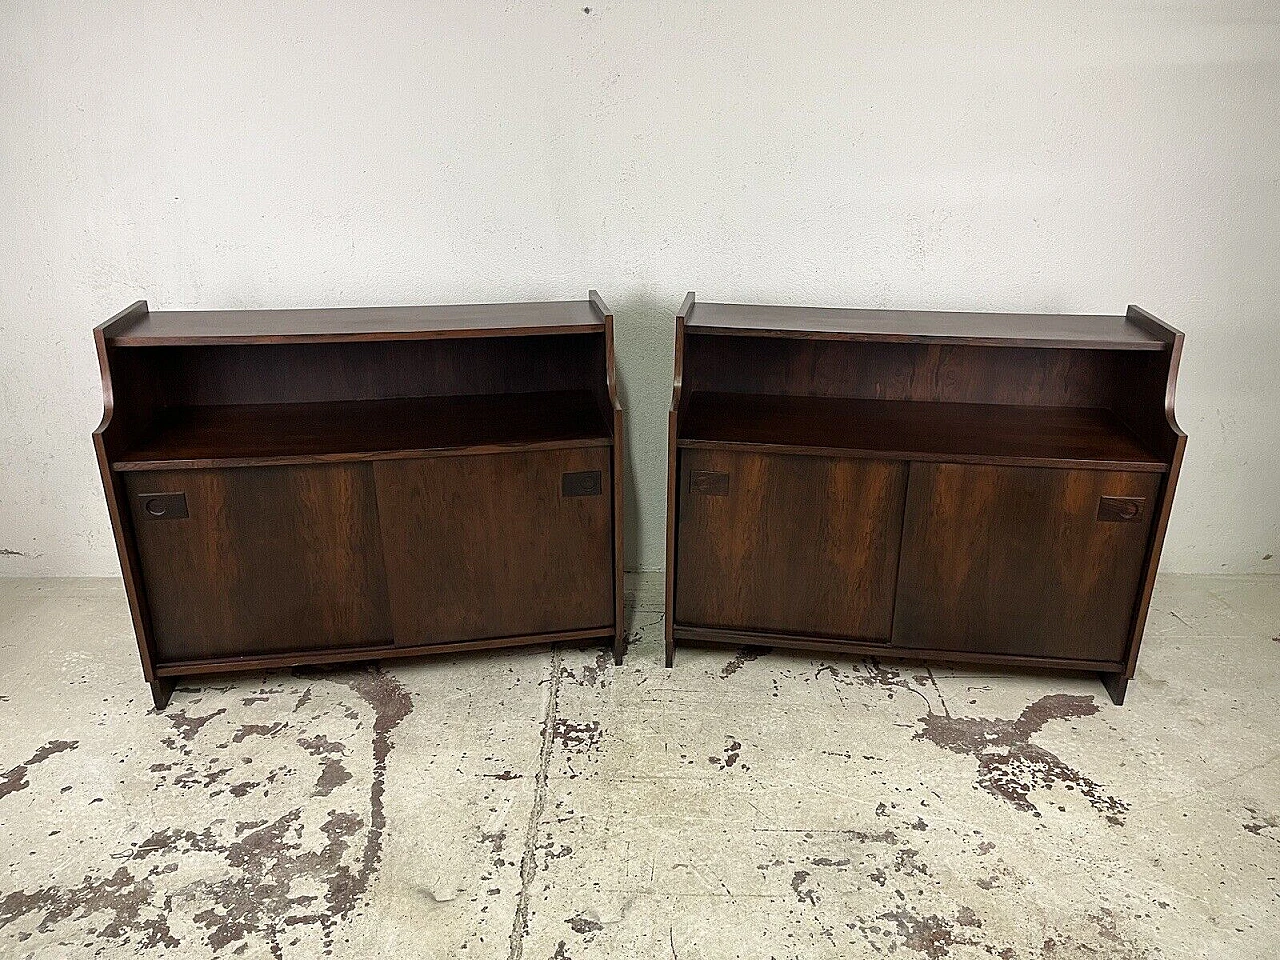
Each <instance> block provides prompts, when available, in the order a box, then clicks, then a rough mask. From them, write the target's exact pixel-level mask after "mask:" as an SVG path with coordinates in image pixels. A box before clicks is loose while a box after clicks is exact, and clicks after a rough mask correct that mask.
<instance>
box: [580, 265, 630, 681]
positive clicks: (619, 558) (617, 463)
mask: <svg viewBox="0 0 1280 960" xmlns="http://www.w3.org/2000/svg"><path fill="white" fill-rule="evenodd" d="M587 299H588V300H589V301H590V303H591V308H592V309H593V310H594V311H595V312H596V314H597V315H598V316H599V317H600V319H601V321H602V322H603V323H604V325H605V327H604V368H605V373H606V377H605V392H604V394H603V395H602V396H601V397H600V407H601V409H602V411H603V412H604V414H605V416H606V417H607V418H608V419H610V420H611V421H612V424H613V463H612V466H613V476H614V482H613V516H614V518H615V519H614V523H613V624H614V633H613V662H614V664H615V665H616V666H621V665H622V656H623V654H624V653H626V645H627V636H626V626H625V622H624V620H623V610H622V601H623V580H622V575H623V569H624V557H623V553H622V527H623V523H624V521H625V513H624V506H625V505H624V503H623V499H622V496H623V494H622V491H623V465H622V464H623V459H624V457H623V453H624V451H625V450H626V446H625V441H624V438H623V432H622V426H623V424H622V401H621V399H620V398H619V396H618V380H617V374H616V369H617V364H616V355H615V352H614V345H613V314H612V313H610V311H609V308H608V307H607V306H606V305H605V302H604V300H603V299H601V297H600V294H599V293H598V292H596V291H595V290H591V291H588V293H587Z"/></svg>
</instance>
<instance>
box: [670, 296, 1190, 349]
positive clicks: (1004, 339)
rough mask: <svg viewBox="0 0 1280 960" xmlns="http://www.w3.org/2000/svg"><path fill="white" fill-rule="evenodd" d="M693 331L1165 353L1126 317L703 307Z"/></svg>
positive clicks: (693, 316) (695, 314) (1160, 342)
mask: <svg viewBox="0 0 1280 960" xmlns="http://www.w3.org/2000/svg"><path fill="white" fill-rule="evenodd" d="M686 327H687V329H688V330H689V332H690V333H704V334H725V335H732V336H747V337H798V338H808V339H830V340H873V341H886V342H891V341H898V342H919V343H961V344H991V345H999V346H1033V347H1079V348H1082V349H1090V348H1092V349H1098V350H1163V349H1166V348H1167V347H1168V346H1169V339H1166V338H1162V337H1161V336H1159V335H1157V334H1156V333H1154V332H1152V331H1151V330H1149V329H1146V328H1145V327H1143V326H1141V325H1139V324H1138V323H1135V322H1134V321H1133V320H1132V319H1130V318H1129V317H1125V316H1088V315H1077V314H1039V313H951V312H944V311H927V310H845V309H837V308H831V307H793V306H770V305H762V304H740V303H704V302H703V301H701V300H699V301H697V302H696V303H694V306H693V309H692V310H691V311H690V312H689V315H688V317H687V318H686Z"/></svg>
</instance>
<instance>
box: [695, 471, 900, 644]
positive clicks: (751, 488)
mask: <svg viewBox="0 0 1280 960" xmlns="http://www.w3.org/2000/svg"><path fill="white" fill-rule="evenodd" d="M680 457H681V464H680V493H679V522H678V534H677V546H676V571H677V572H676V595H675V610H676V614H675V618H676V622H677V623H680V624H683V625H686V626H700V627H718V628H723V629H733V630H755V631H764V632H775V633H787V634H796V635H802V636H812V637H828V638H847V639H859V640H864V641H866V640H871V641H887V640H888V639H889V633H890V626H891V621H892V617H893V592H894V581H895V579H896V575H897V568H898V543H899V538H900V534H901V530H902V509H903V495H904V490H905V486H906V465H905V464H902V463H890V462H885V461H879V460H860V459H851V458H849V459H835V458H828V457H810V456H782V455H774V454H756V453H738V452H729V451H720V450H683V451H681V453H680Z"/></svg>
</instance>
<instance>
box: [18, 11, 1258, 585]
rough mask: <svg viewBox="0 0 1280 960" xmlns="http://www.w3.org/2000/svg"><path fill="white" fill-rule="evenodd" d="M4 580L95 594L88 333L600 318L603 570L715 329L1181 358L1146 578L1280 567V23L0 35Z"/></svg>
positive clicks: (176, 26) (527, 20)
mask: <svg viewBox="0 0 1280 960" xmlns="http://www.w3.org/2000/svg"><path fill="white" fill-rule="evenodd" d="M0 221H2V222H3V224H4V228H3V230H0V263H2V264H3V268H2V269H0V411H2V413H3V415H2V416H0V574H111V573H114V572H115V571H116V570H117V566H116V560H115V555H114V548H113V546H112V542H111V539H110V534H109V528H108V523H107V513H106V509H105V507H104V505H103V500H102V494H101V489H100V485H99V480H98V476H97V473H96V466H95V463H94V458H93V455H92V449H91V445H90V442H89V434H90V431H91V430H92V429H93V427H94V426H95V425H96V423H97V421H98V418H99V416H100V413H101V395H100V392H99V383H98V371H97V365H96V359H95V356H94V352H93V345H92V339H91V336H90V329H91V328H92V326H93V325H94V324H95V323H97V322H99V321H100V320H102V319H104V318H106V317H107V316H109V315H110V314H112V313H114V312H115V311H116V310H118V309H120V308H121V307H123V306H125V305H126V304H128V303H129V302H131V301H132V300H134V299H137V298H139V297H145V298H147V299H148V300H150V302H151V304H152V306H153V307H155V308H157V309H160V308H167V309H182V308H195V307H258V306H282V307H287V306H324V305H359V304H394V303H421V302H473V301H493V300H520V299H559V298H576V297H581V296H584V295H585V292H586V290H587V288H588V287H589V286H595V287H598V288H599V289H600V290H601V292H602V293H603V294H604V296H605V298H606V299H607V300H608V301H609V302H610V303H611V304H612V305H613V306H614V308H615V310H616V313H617V324H618V337H619V341H618V354H619V359H620V363H621V377H622V385H623V394H624V399H625V402H626V406H627V411H628V416H629V418H630V428H629V429H630V432H629V440H630V449H629V451H628V464H629V466H630V468H631V480H632V482H631V484H630V485H629V493H630V494H631V499H630V504H629V510H630V517H629V524H628V544H629V548H628V552H629V554H630V556H629V565H630V566H632V567H638V568H643V569H656V568H659V567H660V566H661V565H662V560H663V510H664V494H665V487H664V484H665V480H664V460H665V455H666V453H665V412H666V407H667V404H668V402H669V398H670V389H671V337H672V320H671V318H672V315H673V313H674V311H675V309H676V307H677V306H678V305H679V303H680V301H681V299H682V298H683V296H684V294H685V292H686V290H688V289H691V288H692V289H696V290H697V291H698V292H699V295H700V296H701V297H702V298H703V299H711V300H730V301H734V300H736V301H759V302H781V303H813V304H825V305H850V306H881V307H919V308H937V309H997V310H1028V311H1066V312H1113V313H1114V312H1120V311H1122V310H1123V309H1124V306H1125V305H1126V304H1128V303H1130V302H1135V303H1139V304H1142V305H1143V306H1145V307H1147V308H1148V309H1150V310H1152V311H1154V312H1155V313H1156V314H1158V315H1160V316H1162V317H1164V318H1165V319H1167V320H1168V321H1170V322H1171V323H1173V324H1174V325H1175V326H1179V327H1181V328H1183V329H1184V330H1185V331H1186V334H1187V347H1186V353H1185V356H1184V361H1183V372H1182V378H1181V385H1180V389H1179V405H1178V406H1179V414H1180V419H1181V422H1182V425H1183V426H1184V428H1185V429H1186V430H1187V431H1188V432H1189V433H1190V434H1191V442H1190V446H1189V448H1188V454H1187V459H1186V465H1185V469H1184V473H1183V480H1182V485H1181V488H1180V491H1179V495H1178V503H1177V506H1176V509H1175V513H1174V518H1173V523H1172V527H1171V530H1170V534H1169V542H1168V546H1167V550H1166V555H1165V569H1169V570H1182V571H1220V572H1229V571H1266V570H1274V569H1277V568H1278V567H1280V562H1278V561H1275V560H1271V559H1270V556H1271V555H1272V554H1280V497H1278V496H1277V492H1276V480H1275V475H1276V469H1275V468H1276V464H1277V463H1280V427H1278V426H1277V424H1278V423H1280V390H1277V388H1276V381H1277V377H1278V376H1280V373H1277V371H1280V343H1278V342H1277V332H1280V325H1278V324H1277V312H1278V307H1277V303H1278V302H1280V5H1277V4H1275V3H1271V2H1263V0H1259V2H1252V3H1251V2H1242V0H1217V2H1208V0H1206V2H1168V0H1161V2H1156V0H1147V2H1139V0H1096V2H1084V0H1058V2H1027V0H1005V2H997V0H969V2H963V0H962V2H955V3H947V4H939V3H928V2H906V0H879V2H876V3H874V4H871V3H851V2H848V0H823V2H811V3H797V4H787V3H778V2H776V0H768V2H766V0H733V2H727V0H725V2H714V0H704V2H684V3H679V2H619V0H573V2H547V0H542V2H508V3H503V4H497V3H484V2H475V0H470V2H466V3H463V2H457V0H434V2H426V3H423V2H412V3H410V2H405V3H384V2H376V0H365V2H361V3H320V2H314V3H307V2H300V0H282V2H271V3H268V2H265V0H263V2H257V3H249V2H227V0H219V2H214V3H202V4H195V3H175V4H162V3H154V2H151V3H144V2H137V0H133V2H126V0H112V2H105V0H101V2H88V0H85V2H77V3H55V2H28V0H7V2H5V3H4V4H2V5H0Z"/></svg>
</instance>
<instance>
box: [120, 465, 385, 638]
mask: <svg viewBox="0 0 1280 960" xmlns="http://www.w3.org/2000/svg"><path fill="white" fill-rule="evenodd" d="M125 489H126V491H127V492H128V495H129V499H130V506H131V507H132V509H133V518H134V519H133V534H134V537H135V538H136V540H137V544H138V553H139V556H140V559H141V566H142V576H143V580H144V581H145V582H146V584H147V596H148V600H149V603H150V610H151V622H152V629H153V631H154V634H155V650H156V655H157V657H158V658H159V660H160V661H161V662H166V663H172V662H180V661H184V660H211V659H216V658H218V657H226V656H238V655H241V654H243V653H244V652H246V651H253V652H260V653H280V652H286V651H297V650H311V649H316V648H325V647H354V646H378V645H380V644H386V643H389V642H390V641H391V636H392V633H391V623H390V619H389V618H388V616H387V579H386V572H385V570H384V568H383V563H382V552H381V546H380V544H379V533H378V503H377V499H376V496H375V493H374V486H373V470H372V468H371V467H370V466H369V465H368V464H334V465H324V466H297V467H263V468H259V469H253V470H172V471H170V470H159V471H153V472H149V473H135V474H129V475H127V476H126V478H125ZM164 494H178V495H179V496H181V497H183V498H185V501H186V513H187V516H185V517H181V516H178V517H174V516H172V515H170V514H168V513H163V512H162V513H161V515H159V516H152V515H151V510H150V509H149V508H151V506H152V504H153V502H154V501H155V500H156V498H157V495H164Z"/></svg>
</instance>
